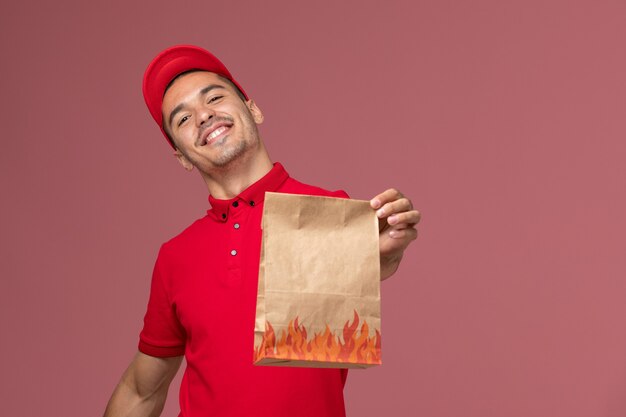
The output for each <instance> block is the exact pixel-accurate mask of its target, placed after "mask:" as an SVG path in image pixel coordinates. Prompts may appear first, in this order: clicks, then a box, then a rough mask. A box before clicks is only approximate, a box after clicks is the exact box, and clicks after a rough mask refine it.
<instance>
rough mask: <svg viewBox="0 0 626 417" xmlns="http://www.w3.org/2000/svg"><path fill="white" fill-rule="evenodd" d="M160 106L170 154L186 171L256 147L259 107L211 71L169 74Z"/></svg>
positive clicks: (214, 165) (220, 163)
mask: <svg viewBox="0 0 626 417" xmlns="http://www.w3.org/2000/svg"><path fill="white" fill-rule="evenodd" d="M161 110H162V112H163V126H164V128H165V131H166V132H167V133H168V134H169V135H170V137H171V139H172V140H173V142H174V145H175V146H176V148H177V149H176V152H175V155H176V156H177V158H178V160H179V161H180V163H181V164H182V165H183V166H184V167H185V168H186V169H188V170H191V169H192V168H193V167H194V166H195V167H197V168H198V169H199V170H200V171H201V172H203V173H206V174H210V173H211V172H214V171H215V170H217V169H223V168H224V167H227V166H228V165H229V164H231V163H232V162H234V161H237V160H241V159H245V157H253V156H254V154H255V152H260V150H261V149H262V144H261V141H260V138H259V132H258V129H257V124H260V123H261V122H262V121H263V114H262V113H261V110H260V109H259V108H258V107H257V106H256V104H255V103H254V102H253V101H252V100H248V101H247V102H244V101H243V100H242V99H241V98H240V96H239V95H238V93H237V90H236V89H235V87H234V86H233V85H232V84H231V83H229V82H228V81H227V80H225V79H224V78H221V77H220V76H218V75H217V74H214V73H212V72H206V71H195V72H190V73H187V74H183V75H181V76H180V77H178V78H177V79H175V80H174V82H173V83H172V84H171V85H170V87H169V89H168V90H167V91H166V92H165V95H164V96H163V104H162V106H161Z"/></svg>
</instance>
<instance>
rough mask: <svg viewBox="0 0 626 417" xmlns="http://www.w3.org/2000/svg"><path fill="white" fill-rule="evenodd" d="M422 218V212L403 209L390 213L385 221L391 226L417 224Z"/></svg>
mask: <svg viewBox="0 0 626 417" xmlns="http://www.w3.org/2000/svg"><path fill="white" fill-rule="evenodd" d="M421 218H422V214H421V213H420V212H419V211H417V210H411V211H404V212H401V213H395V214H392V215H391V216H389V217H388V218H387V223H389V224H390V225H392V226H398V225H400V224H403V223H404V224H417V223H419V221H420V219H421Z"/></svg>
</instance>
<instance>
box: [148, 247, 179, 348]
mask: <svg viewBox="0 0 626 417" xmlns="http://www.w3.org/2000/svg"><path fill="white" fill-rule="evenodd" d="M167 282H168V268H167V259H166V256H165V255H164V249H163V245H161V249H160V250H159V254H158V256H157V260H156V262H155V264H154V269H153V271H152V283H151V285H150V299H149V300H148V308H147V311H146V315H145V316H144V319H143V322H144V325H143V329H142V330H141V333H140V335H139V350H140V351H141V352H143V353H145V354H146V355H150V356H157V357H171V356H180V355H183V354H184V353H185V339H186V335H185V330H184V328H183V327H182V326H181V324H180V322H179V320H178V318H177V316H176V311H175V309H174V307H173V306H172V304H171V302H170V296H169V291H168V286H167Z"/></svg>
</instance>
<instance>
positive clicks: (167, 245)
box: [161, 216, 207, 252]
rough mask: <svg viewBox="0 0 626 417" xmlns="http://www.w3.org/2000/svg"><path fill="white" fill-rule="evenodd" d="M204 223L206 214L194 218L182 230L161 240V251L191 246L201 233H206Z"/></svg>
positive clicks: (205, 222)
mask: <svg viewBox="0 0 626 417" xmlns="http://www.w3.org/2000/svg"><path fill="white" fill-rule="evenodd" d="M206 225H207V216H204V217H201V218H199V219H196V220H194V221H193V222H192V223H191V224H189V225H188V226H187V227H185V228H184V229H183V230H182V231H180V232H178V233H177V234H175V235H174V236H172V237H171V238H170V239H168V240H166V241H165V242H163V244H162V245H161V251H167V252H171V251H176V250H180V249H183V250H184V249H185V248H187V247H189V246H193V245H194V243H197V241H198V239H201V238H202V235H203V233H206V230H205V229H206Z"/></svg>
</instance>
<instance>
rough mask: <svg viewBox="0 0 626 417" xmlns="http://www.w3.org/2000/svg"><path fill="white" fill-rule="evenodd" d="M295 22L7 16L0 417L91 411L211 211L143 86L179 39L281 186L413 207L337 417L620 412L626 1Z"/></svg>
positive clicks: (479, 6)
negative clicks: (161, 284)
mask: <svg viewBox="0 0 626 417" xmlns="http://www.w3.org/2000/svg"><path fill="white" fill-rule="evenodd" d="M105 3H106V4H105ZM296 3H297V2H291V1H282V2H259V1H247V2H240V1H235V2H207V1H204V2H197V1H184V2H183V1H180V2H173V1H172V2H165V1H160V0H153V1H150V2H147V1H146V2H117V3H116V2H113V3H111V2H99V4H94V3H93V2H79V1H73V2H64V1H60V2H59V1H57V2H38V3H28V2H22V3H19V2H3V3H2V5H1V6H0V33H1V37H0V45H1V50H2V58H1V61H2V65H1V67H2V69H1V76H0V91H1V92H2V99H1V106H2V107H1V109H0V118H1V119H0V122H1V126H2V133H3V134H2V136H3V142H4V147H3V151H2V152H1V153H0V158H1V169H2V172H1V175H0V185H1V187H2V188H1V189H2V193H3V196H4V197H3V203H2V205H1V207H2V208H1V210H2V213H1V217H0V219H1V222H2V233H1V234H0V236H1V238H0V239H1V240H0V242H1V252H0V253H1V256H2V262H1V265H0V275H1V279H0V308H1V311H0V324H1V326H2V327H1V329H2V332H1V334H2V343H1V344H0V349H1V351H0V361H2V368H1V369H2V371H3V377H2V378H1V382H0V384H1V385H2V386H1V387H0V413H1V414H2V415H6V416H43V415H52V416H64V417H74V416H76V417H78V416H86V415H101V414H102V412H103V410H104V407H105V404H106V402H107V400H108V398H109V396H110V395H111V393H112V391H113V388H114V386H115V385H116V383H117V381H118V380H119V378H120V376H121V374H122V372H123V371H124V369H125V367H126V366H127V364H128V363H129V361H130V360H131V358H132V356H133V355H134V353H135V351H136V344H137V338H138V333H139V330H140V329H141V324H142V319H143V314H144V311H145V305H146V302H147V297H148V290H149V280H150V273H151V269H152V266H153V263H154V260H155V258H156V253H157V250H158V247H159V245H160V244H161V243H162V242H163V241H165V240H167V239H169V238H170V237H172V236H173V235H175V234H177V233H178V232H179V231H181V230H182V229H183V228H184V227H185V226H186V225H188V224H189V223H191V222H192V221H193V220H195V219H196V218H198V217H200V216H202V215H204V212H205V210H206V209H207V208H208V202H207V191H206V189H205V186H204V184H203V183H202V181H201V179H200V176H199V175H198V174H197V173H196V172H195V171H194V172H193V173H192V174H188V173H187V172H186V171H184V170H183V169H182V168H181V167H180V166H179V165H178V164H177V162H176V161H175V160H174V158H173V157H172V156H171V150H170V148H169V147H168V145H167V144H166V142H165V140H164V139H163V138H162V137H161V136H160V134H159V131H158V129H157V127H156V125H154V123H153V122H152V120H151V119H150V117H149V114H148V112H147V110H146V108H145V106H144V103H143V99H142V96H141V76H142V73H143V71H144V68H145V66H146V65H147V63H148V62H149V60H150V59H151V58H152V57H153V56H154V55H155V54H156V53H157V52H158V51H160V50H161V49H163V48H165V47H167V46H170V45H172V44H177V43H194V44H198V45H200V46H203V47H205V48H207V49H210V50H212V51H213V52H214V53H216V54H217V55H218V56H219V57H220V58H221V59H222V60H223V61H224V62H226V64H227V65H228V66H229V67H230V69H231V70H232V72H233V73H234V74H235V76H236V77H237V79H238V80H239V81H240V82H241V83H242V84H243V85H244V86H245V88H246V90H247V91H248V93H249V94H250V95H251V96H252V97H253V98H255V99H256V101H257V102H258V104H259V106H260V107H261V108H262V109H263V110H264V112H265V117H266V123H265V124H264V126H263V127H262V130H261V133H262V136H263V137H264V139H265V141H266V143H267V146H268V147H269V150H270V153H271V155H272V156H273V159H274V160H277V161H281V162H283V163H284V165H285V167H286V168H287V169H288V170H289V172H290V173H291V174H292V175H293V176H294V177H296V178H298V179H300V180H301V181H304V182H309V183H314V184H317V185H321V186H324V187H326V188H331V189H337V188H343V189H345V190H347V191H348V192H349V193H350V194H351V195H352V196H353V197H354V198H360V199H367V198H370V197H372V196H373V195H375V194H376V193H378V192H380V191H382V190H384V189H385V188H387V187H390V186H394V187H398V188H399V189H401V190H402V191H403V192H404V193H405V194H407V195H409V196H410V197H411V198H412V199H413V202H414V204H415V206H416V207H417V208H419V209H420V210H421V212H422V213H423V218H422V223H421V225H420V228H419V230H420V237H419V238H418V240H417V241H416V242H415V243H414V245H413V246H412V247H411V248H410V250H409V251H408V253H407V255H406V258H405V261H404V263H403V264H402V266H401V269H400V271H399V272H398V274H397V275H396V276H395V277H394V278H392V279H391V280H390V281H386V282H385V283H384V284H383V334H384V336H383V337H384V339H383V354H384V356H383V359H384V365H383V366H382V367H379V368H377V369H370V370H366V371H353V372H351V373H350V377H349V380H348V384H347V388H346V400H347V409H348V413H349V415H350V416H363V417H369V416H379V415H388V416H428V417H459V416H463V417H502V416H507V417H518V416H519V417H531V416H532V417H535V416H536V417H544V416H564V417H565V416H567V417H578V416H580V417H583V416H584V417H589V416H598V417H600V416H601V417H617V416H624V415H626V354H625V352H626V320H625V318H626V279H625V278H626V257H625V256H624V249H625V243H626V242H625V238H624V236H625V232H626V230H625V229H626V227H625V226H626V221H625V219H624V218H625V215H624V213H626V195H625V193H624V189H625V188H626V187H625V178H626V169H625V168H624V160H625V157H626V144H625V141H624V138H625V137H626V117H625V115H626V81H625V80H626V53H625V51H626V48H625V45H626V25H625V24H624V22H625V21H626V3H624V2H623V1H560V2H558V1H535V2H528V1H504V2H503V1H495V0H494V1H491V0H490V1H473V2H464V1H446V2H443V1H440V2H426V1H415V2H408V1H407V2H399V1H388V2H374V1H358V2H357V1H348V2H326V1H323V2H320V1H317V2H309V3H306V4H296ZM181 374H182V369H181ZM179 381H180V374H179V376H178V377H177V379H176V381H175V382H174V384H173V385H172V388H171V390H170V397H169V399H168V403H167V406H166V410H165V411H164V413H163V415H164V416H175V415H176V413H177V411H178V404H177V402H178V399H177V392H178V384H179Z"/></svg>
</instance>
